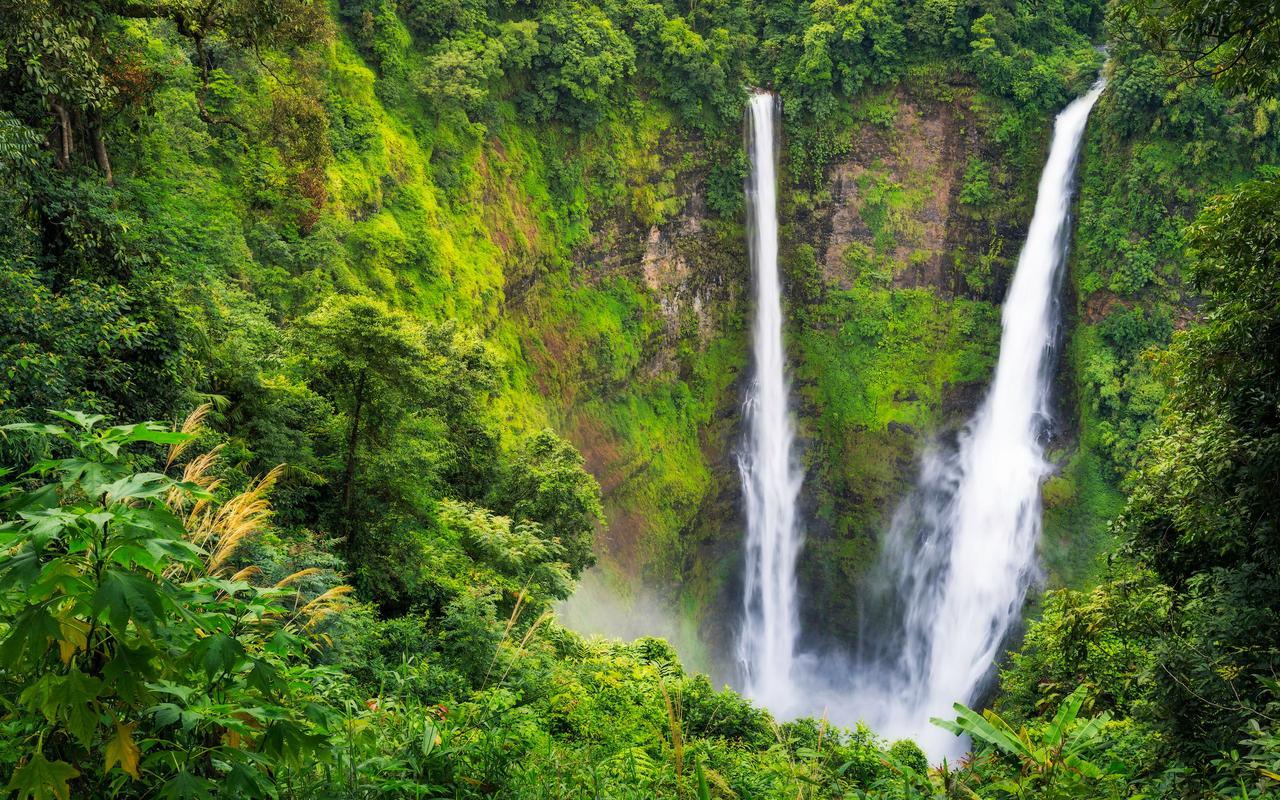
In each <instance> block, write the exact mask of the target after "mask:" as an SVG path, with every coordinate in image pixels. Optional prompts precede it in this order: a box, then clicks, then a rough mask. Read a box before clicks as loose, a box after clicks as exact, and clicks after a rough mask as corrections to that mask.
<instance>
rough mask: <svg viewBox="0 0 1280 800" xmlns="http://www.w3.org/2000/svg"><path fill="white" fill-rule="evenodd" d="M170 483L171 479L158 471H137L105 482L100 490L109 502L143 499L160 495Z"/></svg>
mask: <svg viewBox="0 0 1280 800" xmlns="http://www.w3.org/2000/svg"><path fill="white" fill-rule="evenodd" d="M172 485H173V480H172V479H171V478H169V477H168V476H166V475H161V474H160V473H159V472H138V473H135V474H133V475H126V476H125V477H123V478H121V479H119V480H117V481H115V482H113V483H109V484H107V485H106V486H104V487H102V489H101V491H102V492H105V493H106V495H107V498H108V499H109V500H110V501H111V502H120V501H122V500H145V499H147V498H151V497H160V496H161V495H163V494H164V493H165V492H167V491H169V487H170V486H172Z"/></svg>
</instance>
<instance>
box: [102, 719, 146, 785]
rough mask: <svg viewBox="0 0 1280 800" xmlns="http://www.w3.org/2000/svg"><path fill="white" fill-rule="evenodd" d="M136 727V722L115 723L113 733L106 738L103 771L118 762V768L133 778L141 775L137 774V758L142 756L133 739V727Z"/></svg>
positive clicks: (108, 770) (107, 770) (135, 778)
mask: <svg viewBox="0 0 1280 800" xmlns="http://www.w3.org/2000/svg"><path fill="white" fill-rule="evenodd" d="M136 727H138V723H136V722H130V723H129V724H127V725H126V724H124V723H123V722H117V723H116V732H115V735H114V736H112V737H111V738H110V739H108V740H107V754H106V756H107V766H106V768H105V770H104V771H106V772H110V771H111V767H112V766H113V765H115V764H117V763H119V764H120V769H122V770H124V771H125V772H127V773H129V776H130V777H132V778H133V779H134V780H137V779H138V778H140V777H142V776H141V775H139V774H138V759H139V758H141V757H142V751H141V750H139V749H138V745H137V744H135V743H134V741H133V729H134V728H136Z"/></svg>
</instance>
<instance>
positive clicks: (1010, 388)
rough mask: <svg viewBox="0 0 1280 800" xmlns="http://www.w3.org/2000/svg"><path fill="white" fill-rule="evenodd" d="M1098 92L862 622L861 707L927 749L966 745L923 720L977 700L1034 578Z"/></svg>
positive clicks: (893, 537)
mask: <svg viewBox="0 0 1280 800" xmlns="http://www.w3.org/2000/svg"><path fill="white" fill-rule="evenodd" d="M1102 89H1103V81H1102V80H1101V79H1099V81H1098V82H1097V83H1096V84H1095V85H1094V86H1093V88H1092V89H1091V90H1090V91H1089V92H1088V94H1086V95H1084V96H1083V97H1080V98H1078V99H1077V100H1075V101H1073V102H1072V103H1071V104H1070V105H1068V106H1067V107H1066V108H1065V109H1064V110H1063V111H1062V112H1061V113H1060V114H1058V117H1057V120H1056V122H1055V124H1054V131H1053V143H1052V145H1051V147H1050V149H1049V158H1048V161H1047V163H1046V164H1045V167H1044V172H1043V173H1042V174H1041V176H1040V185H1039V189H1038V194H1037V197H1036V206H1035V213H1034V215H1033V217H1032V219H1031V226H1030V228H1029V229H1028V231H1027V240H1026V243H1025V244H1024V245H1023V248H1022V253H1021V254H1020V255H1019V257H1018V266H1017V271H1016V272H1015V274H1014V277H1013V282H1012V284H1011V285H1010V287H1009V292H1008V296H1007V297H1006V298H1005V302H1004V308H1003V312H1002V315H1003V316H1002V323H1003V332H1002V335H1001V338H1000V357H999V361H998V363H997V365H996V370H995V376H994V378H993V379H992V382H991V386H990V389H989V390H988V394H987V396H986V398H985V400H984V401H983V403H982V405H981V406H980V407H979V408H978V410H977V412H976V413H975V414H974V416H973V417H972V419H970V420H969V423H968V424H967V425H966V427H965V428H964V430H962V431H961V433H960V435H959V437H958V439H957V441H956V442H955V443H954V445H953V446H951V447H949V448H944V447H941V446H939V447H934V448H931V450H930V451H929V452H927V453H926V454H925V457H924V463H923V467H922V469H921V473H920V477H919V480H918V483H917V485H916V488H915V490H914V491H913V492H912V494H911V495H910V496H909V497H907V498H906V500H905V501H904V502H903V504H902V505H901V507H899V509H898V511H897V513H896V515H895V517H894V521H893V525H892V528H891V530H890V533H889V536H888V538H887V540H886V544H885V551H884V555H883V559H884V561H883V563H882V564H881V569H880V570H879V573H880V574H881V575H883V576H884V583H885V586H884V590H883V592H882V595H883V597H881V599H880V603H879V605H878V608H869V610H868V614H867V615H866V616H867V619H866V621H865V622H864V631H865V633H866V635H865V636H863V637H862V640H863V641H862V642H861V643H860V652H859V654H858V658H857V666H856V673H857V674H856V677H855V682H856V683H857V686H856V688H855V690H854V693H853V694H854V696H853V698H851V699H852V700H853V701H854V705H855V707H858V708H859V711H860V714H861V715H862V716H864V717H865V718H866V719H867V720H868V722H870V723H871V724H872V727H873V728H875V730H876V731H877V732H878V733H880V734H882V735H886V736H890V737H899V736H910V737H912V738H914V739H916V741H917V742H918V743H919V744H921V746H923V747H924V748H925V750H926V751H928V752H929V753H930V754H931V755H933V756H934V757H939V756H943V755H955V754H956V753H957V751H959V750H961V749H962V748H963V747H964V743H963V742H962V741H961V740H958V739H956V738H955V737H953V736H952V735H951V734H949V733H947V732H945V731H943V730H941V729H938V728H936V727H934V726H931V725H930V724H929V722H928V720H929V718H930V717H934V716H938V717H951V716H954V714H953V712H952V709H951V706H952V704H953V703H955V702H957V701H959V702H963V703H970V704H971V703H974V702H975V701H976V700H979V699H980V697H981V694H982V692H983V691H984V689H986V688H987V686H988V683H989V681H990V679H991V677H992V670H993V664H994V663H995V661H996V659H997V658H999V656H1000V654H1001V651H1002V649H1003V647H1004V646H1005V645H1006V641H1007V639H1008V637H1009V635H1010V632H1011V629H1012V628H1013V626H1014V625H1015V624H1016V623H1017V620H1018V617H1019V612H1020V610H1021V608H1022V605H1023V602H1024V600H1025V597H1026V591H1027V588H1028V586H1029V585H1030V583H1031V582H1032V580H1033V579H1034V577H1035V572H1036V542H1037V540H1038V538H1039V535H1040V525H1041V507H1040V485H1041V482H1042V481H1043V480H1044V479H1045V478H1046V477H1047V476H1048V474H1049V472H1050V470H1051V465H1050V464H1049V463H1048V462H1047V460H1046V459H1045V453H1044V448H1045V440H1046V438H1047V433H1048V427H1049V418H1050V408H1049V390H1050V383H1051V377H1052V371H1053V366H1054V359H1053V357H1052V356H1053V350H1054V347H1055V345H1056V342H1057V338H1058V337H1057V333H1058V331H1057V328H1058V309H1057V296H1058V290H1059V288H1060V287H1061V283H1062V273H1063V264H1064V262H1065V261H1066V256H1067V250H1068V247H1069V244H1070V238H1071V237H1070V233H1071V226H1070V217H1071V204H1072V196H1073V189H1074V175H1075V166H1076V162H1077V160H1078V156H1079V151H1080V142H1081V139H1082V138H1083V135H1084V130H1085V123H1086V121H1087V119H1088V116H1089V111H1090V109H1091V108H1092V107H1093V104H1094V102H1095V101H1096V100H1097V99H1098V96H1099V95H1100V94H1101V93H1102ZM877 612H878V613H877Z"/></svg>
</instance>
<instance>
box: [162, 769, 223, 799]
mask: <svg viewBox="0 0 1280 800" xmlns="http://www.w3.org/2000/svg"><path fill="white" fill-rule="evenodd" d="M213 789H214V785H213V782H212V781H209V780H205V779H204V778H199V777H196V776H195V775H192V774H191V773H190V772H179V773H178V774H177V775H176V776H175V777H173V778H171V779H170V780H168V781H167V782H166V783H165V785H164V786H162V787H160V797H164V798H173V800H204V798H210V797H213Z"/></svg>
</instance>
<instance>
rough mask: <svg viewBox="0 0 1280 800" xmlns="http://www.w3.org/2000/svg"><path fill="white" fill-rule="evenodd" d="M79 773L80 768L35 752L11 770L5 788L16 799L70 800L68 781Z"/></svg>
mask: <svg viewBox="0 0 1280 800" xmlns="http://www.w3.org/2000/svg"><path fill="white" fill-rule="evenodd" d="M79 775H80V770H78V769H76V768H75V767H73V766H71V765H70V764H68V763H67V762H65V761H50V760H49V759H47V758H45V757H44V754H42V753H36V754H34V755H33V756H31V758H30V759H29V760H28V761H27V763H25V764H23V765H22V766H20V767H18V768H17V769H15V770H14V771H13V777H12V778H10V779H9V785H8V786H6V787H5V789H6V790H7V791H10V792H14V793H15V795H14V796H15V797H17V799H18V800H27V798H32V800H50V798H54V799H55V800H71V786H70V782H71V779H72V778H76V777H79Z"/></svg>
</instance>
